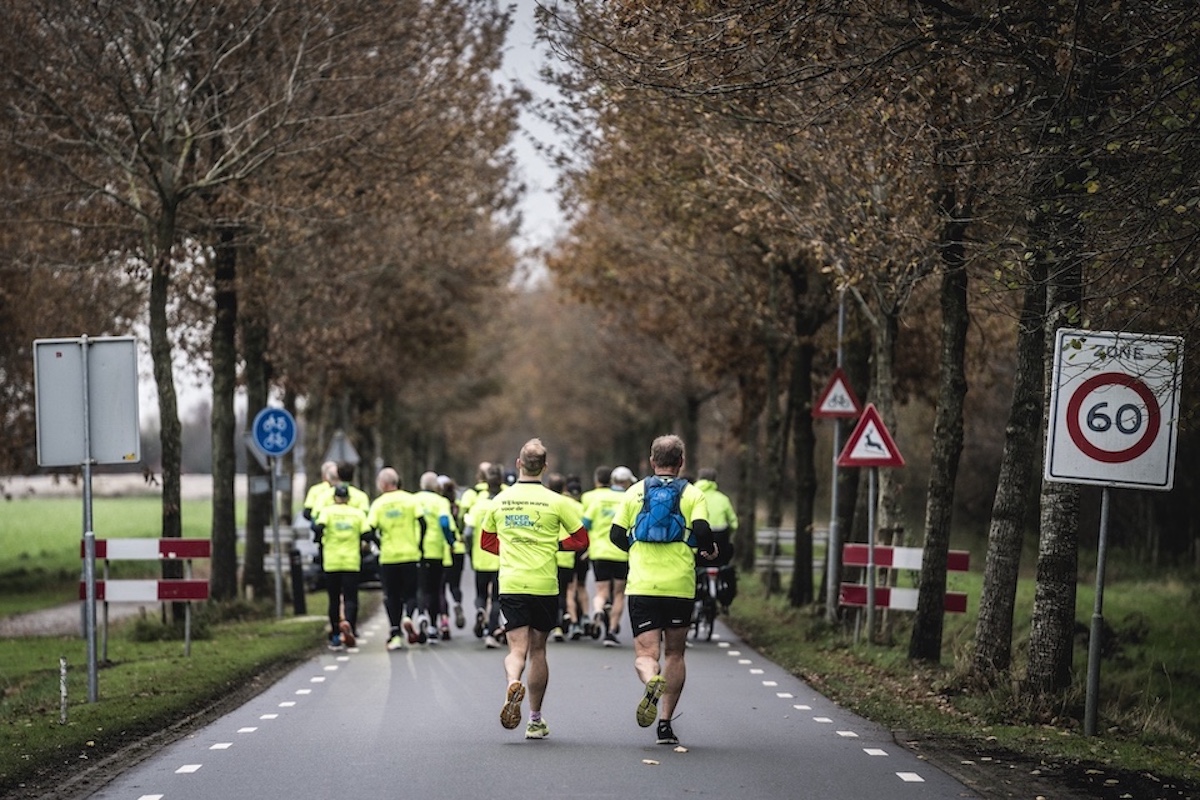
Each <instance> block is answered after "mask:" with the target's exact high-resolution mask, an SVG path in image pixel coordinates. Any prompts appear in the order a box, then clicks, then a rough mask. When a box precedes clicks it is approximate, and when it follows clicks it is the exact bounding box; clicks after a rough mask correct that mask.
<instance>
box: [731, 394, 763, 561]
mask: <svg viewBox="0 0 1200 800" xmlns="http://www.w3.org/2000/svg"><path fill="white" fill-rule="evenodd" d="M738 397H739V399H740V400H741V413H740V415H739V418H738V423H737V430H735V431H734V434H735V435H736V436H737V437H738V439H739V441H740V442H741V445H740V449H741V452H740V453H739V454H738V488H737V515H738V531H737V541H736V542H735V545H736V547H735V549H734V558H735V559H736V561H737V567H738V569H740V570H741V571H742V572H743V573H746V574H750V573H752V572H754V561H755V556H756V554H757V549H758V548H757V545H756V542H755V539H756V537H757V525H758V515H757V509H758V484H759V472H760V470H761V465H760V463H759V458H758V434H759V424H758V419H759V416H760V415H761V414H762V405H763V392H762V384H761V381H760V379H759V378H758V376H755V375H739V376H738Z"/></svg>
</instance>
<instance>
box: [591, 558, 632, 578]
mask: <svg viewBox="0 0 1200 800" xmlns="http://www.w3.org/2000/svg"><path fill="white" fill-rule="evenodd" d="M592 574H593V575H595V576H596V580H597V581H612V580H617V581H625V580H629V562H628V561H606V560H604V559H596V560H594V561H592Z"/></svg>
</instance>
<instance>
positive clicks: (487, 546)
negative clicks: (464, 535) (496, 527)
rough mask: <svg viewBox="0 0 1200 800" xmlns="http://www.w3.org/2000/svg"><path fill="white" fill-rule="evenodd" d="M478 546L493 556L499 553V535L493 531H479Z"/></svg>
mask: <svg viewBox="0 0 1200 800" xmlns="http://www.w3.org/2000/svg"><path fill="white" fill-rule="evenodd" d="M479 547H480V548H481V549H483V550H486V551H487V552H489V553H491V554H492V555H494V556H498V555H500V537H499V536H497V535H496V532H495V531H480V532H479Z"/></svg>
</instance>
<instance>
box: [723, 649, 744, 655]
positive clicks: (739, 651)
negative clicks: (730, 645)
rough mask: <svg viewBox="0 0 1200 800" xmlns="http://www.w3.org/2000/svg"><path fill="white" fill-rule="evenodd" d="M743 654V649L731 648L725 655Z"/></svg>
mask: <svg viewBox="0 0 1200 800" xmlns="http://www.w3.org/2000/svg"><path fill="white" fill-rule="evenodd" d="M741 654H742V651H741V650H729V651H728V652H726V653H725V655H727V656H740V655H741Z"/></svg>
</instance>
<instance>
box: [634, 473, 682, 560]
mask: <svg viewBox="0 0 1200 800" xmlns="http://www.w3.org/2000/svg"><path fill="white" fill-rule="evenodd" d="M687 485H688V482H687V480H686V479H685V478H675V479H674V480H669V481H664V480H663V479H662V478H660V477H658V476H657V475H655V476H652V477H649V478H647V479H646V485H645V488H646V494H645V499H644V500H643V502H642V510H641V511H639V512H638V515H637V517H636V518H635V519H634V521H633V531H632V539H633V541H637V542H658V543H664V542H687V543H688V544H694V543H693V541H692V539H691V531H689V530H688V528H687V520H686V519H684V517H683V512H682V511H680V509H679V503H680V500H681V499H682V498H683V490H684V488H685V487H686V486H687Z"/></svg>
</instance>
